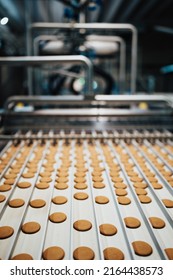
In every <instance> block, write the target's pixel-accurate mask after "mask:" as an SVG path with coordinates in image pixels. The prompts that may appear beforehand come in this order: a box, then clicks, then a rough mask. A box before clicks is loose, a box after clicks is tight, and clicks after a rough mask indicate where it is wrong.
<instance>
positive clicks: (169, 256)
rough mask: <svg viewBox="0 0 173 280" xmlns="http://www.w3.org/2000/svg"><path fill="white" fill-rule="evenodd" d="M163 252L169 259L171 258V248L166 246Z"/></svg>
mask: <svg viewBox="0 0 173 280" xmlns="http://www.w3.org/2000/svg"><path fill="white" fill-rule="evenodd" d="M165 253H166V255H167V256H168V259H169V260H173V248H166V249H165Z"/></svg>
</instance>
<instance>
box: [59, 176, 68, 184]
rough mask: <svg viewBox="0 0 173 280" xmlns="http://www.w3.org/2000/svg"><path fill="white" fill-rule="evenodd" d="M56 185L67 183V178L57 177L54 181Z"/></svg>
mask: <svg viewBox="0 0 173 280" xmlns="http://www.w3.org/2000/svg"><path fill="white" fill-rule="evenodd" d="M56 182H57V183H67V182H68V178H67V177H58V178H57V179H56Z"/></svg>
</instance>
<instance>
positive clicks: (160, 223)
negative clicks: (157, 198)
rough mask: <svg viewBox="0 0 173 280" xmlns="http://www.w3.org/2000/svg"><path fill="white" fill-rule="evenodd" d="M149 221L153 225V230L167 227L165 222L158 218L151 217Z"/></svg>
mask: <svg viewBox="0 0 173 280" xmlns="http://www.w3.org/2000/svg"><path fill="white" fill-rule="evenodd" d="M149 221H150V223H151V225H152V227H153V228H158V229H159V228H164V227H165V222H164V221H163V220H162V219H160V218H158V217H150V218H149Z"/></svg>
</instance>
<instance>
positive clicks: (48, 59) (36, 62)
mask: <svg viewBox="0 0 173 280" xmlns="http://www.w3.org/2000/svg"><path fill="white" fill-rule="evenodd" d="M59 63H62V64H69V63H70V64H76V63H78V64H84V65H85V67H86V68H87V74H86V85H87V86H86V91H87V92H88V93H90V94H92V92H93V89H92V85H93V65H92V63H91V61H90V60H89V59H88V58H87V57H85V56H83V55H69V56H18V57H0V65H8V66H40V65H42V64H54V65H56V64H59Z"/></svg>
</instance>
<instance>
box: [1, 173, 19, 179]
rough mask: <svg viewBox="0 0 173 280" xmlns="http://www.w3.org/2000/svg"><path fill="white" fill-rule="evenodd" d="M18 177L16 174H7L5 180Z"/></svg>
mask: <svg viewBox="0 0 173 280" xmlns="http://www.w3.org/2000/svg"><path fill="white" fill-rule="evenodd" d="M16 177H17V175H16V174H5V175H4V178H5V179H16Z"/></svg>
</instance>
